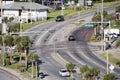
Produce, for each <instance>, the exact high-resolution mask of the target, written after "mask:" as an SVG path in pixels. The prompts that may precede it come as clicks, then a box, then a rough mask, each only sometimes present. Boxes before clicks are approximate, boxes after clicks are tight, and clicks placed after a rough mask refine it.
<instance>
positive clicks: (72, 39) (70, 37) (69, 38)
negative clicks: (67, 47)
mask: <svg viewBox="0 0 120 80" xmlns="http://www.w3.org/2000/svg"><path fill="white" fill-rule="evenodd" d="M75 40H76V39H75V37H74V36H73V35H71V36H69V37H68V41H75Z"/></svg>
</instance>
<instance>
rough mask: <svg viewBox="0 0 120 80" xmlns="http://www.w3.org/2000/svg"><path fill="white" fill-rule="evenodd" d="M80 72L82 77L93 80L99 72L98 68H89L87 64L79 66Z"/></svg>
mask: <svg viewBox="0 0 120 80" xmlns="http://www.w3.org/2000/svg"><path fill="white" fill-rule="evenodd" d="M80 72H81V73H82V76H83V78H86V79H88V80H95V79H96V77H97V76H98V75H99V73H100V71H99V69H98V68H89V67H88V66H87V65H83V66H82V67H80Z"/></svg>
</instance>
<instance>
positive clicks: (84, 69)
mask: <svg viewBox="0 0 120 80" xmlns="http://www.w3.org/2000/svg"><path fill="white" fill-rule="evenodd" d="M88 70H89V67H88V66H87V65H83V66H81V67H80V70H79V71H80V73H81V75H82V76H83V77H84V76H85V73H86V72H87V71H88Z"/></svg>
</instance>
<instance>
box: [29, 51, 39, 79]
mask: <svg viewBox="0 0 120 80" xmlns="http://www.w3.org/2000/svg"><path fill="white" fill-rule="evenodd" d="M38 59H39V56H38V55H37V54H34V53H30V54H28V61H30V62H32V78H33V77H34V75H33V73H34V72H33V68H34V62H35V61H37V60H38Z"/></svg>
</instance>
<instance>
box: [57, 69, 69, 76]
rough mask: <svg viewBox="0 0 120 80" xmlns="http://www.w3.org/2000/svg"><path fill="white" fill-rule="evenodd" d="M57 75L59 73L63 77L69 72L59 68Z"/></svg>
mask: <svg viewBox="0 0 120 80" xmlns="http://www.w3.org/2000/svg"><path fill="white" fill-rule="evenodd" d="M59 75H61V76H63V77H65V76H66V77H67V76H70V73H69V71H67V70H66V69H60V70H59Z"/></svg>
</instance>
